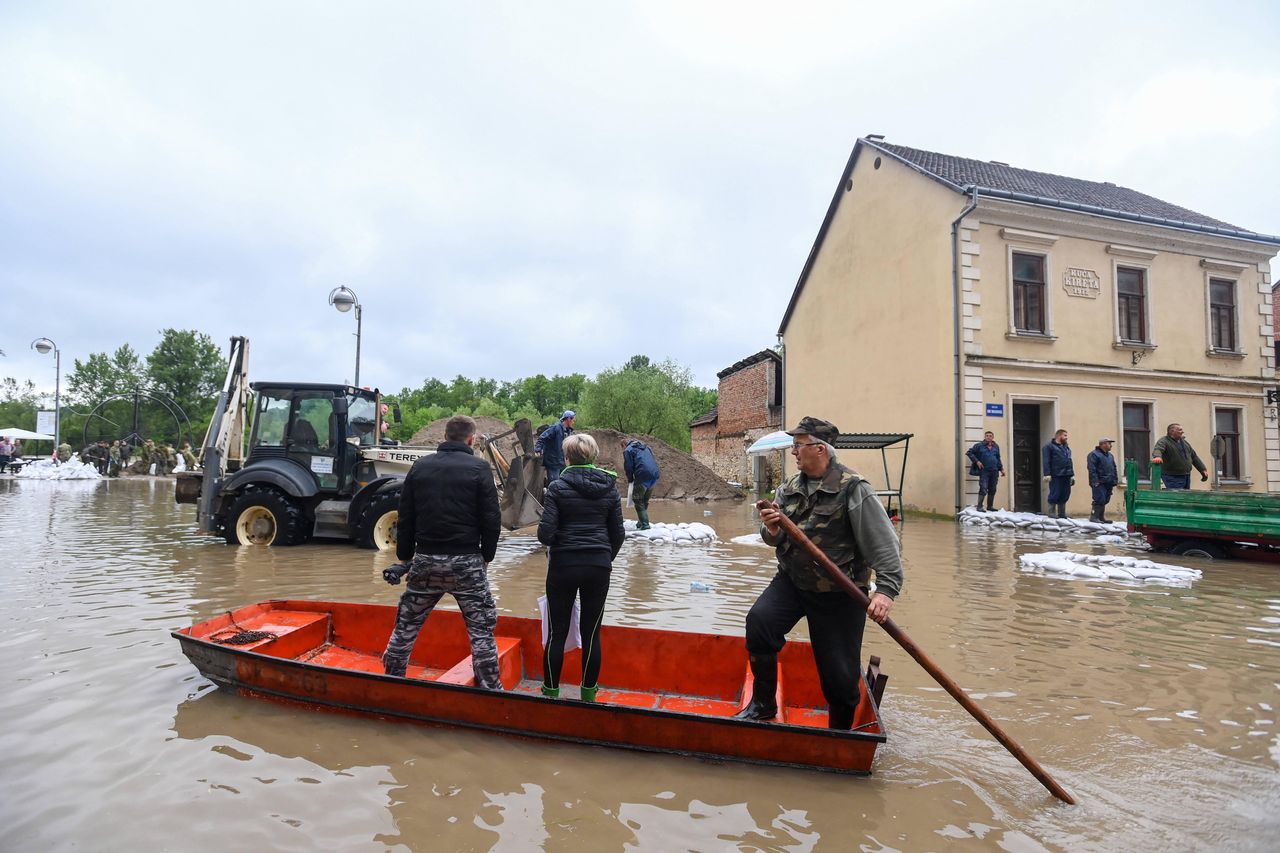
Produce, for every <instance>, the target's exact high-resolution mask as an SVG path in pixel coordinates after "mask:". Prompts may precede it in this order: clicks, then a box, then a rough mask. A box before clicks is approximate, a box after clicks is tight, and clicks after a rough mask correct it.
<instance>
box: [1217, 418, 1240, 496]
mask: <svg viewBox="0 0 1280 853" xmlns="http://www.w3.org/2000/svg"><path fill="white" fill-rule="evenodd" d="M1243 426H1244V413H1243V412H1242V410H1240V409H1236V408H1228V407H1226V406H1216V407H1214V410H1213V431H1214V437H1215V438H1216V439H1217V440H1218V441H1219V443H1220V445H1221V452H1222V458H1220V459H1218V460H1217V465H1218V476H1219V477H1221V478H1222V479H1224V480H1243V479H1244V462H1243V456H1242V455H1241V454H1242V451H1243V444H1244V443H1243V440H1242V436H1241V431H1242V429H1243Z"/></svg>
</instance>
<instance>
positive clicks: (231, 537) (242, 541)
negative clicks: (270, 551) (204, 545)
mask: <svg viewBox="0 0 1280 853" xmlns="http://www.w3.org/2000/svg"><path fill="white" fill-rule="evenodd" d="M224 535H225V536H226V538H227V544H229V545H276V546H281V545H296V544H297V543H298V542H301V541H302V540H303V539H304V538H305V536H306V531H305V530H304V529H303V519H302V510H301V509H299V508H298V507H297V506H296V505H294V503H293V502H292V501H290V500H289V499H288V498H286V497H285V496H284V495H282V494H280V493H279V492H275V491H270V490H266V489H252V490H249V491H246V492H245V493H244V494H243V495H241V496H240V497H238V498H236V499H235V501H234V502H232V504H231V509H230V510H229V511H228V512H227V523H226V527H225V529H224Z"/></svg>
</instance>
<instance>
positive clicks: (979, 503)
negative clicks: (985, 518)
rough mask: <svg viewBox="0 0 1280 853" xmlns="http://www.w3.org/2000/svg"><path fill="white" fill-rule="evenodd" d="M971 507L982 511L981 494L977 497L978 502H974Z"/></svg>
mask: <svg viewBox="0 0 1280 853" xmlns="http://www.w3.org/2000/svg"><path fill="white" fill-rule="evenodd" d="M973 508H974V509H975V510H977V511H978V512H982V497H981V496H979V497H978V502H977V503H976V504H974V505H973Z"/></svg>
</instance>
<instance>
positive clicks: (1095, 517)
mask: <svg viewBox="0 0 1280 853" xmlns="http://www.w3.org/2000/svg"><path fill="white" fill-rule="evenodd" d="M1092 506H1093V512H1091V513H1089V520H1090V521H1102V504H1100V503H1094V504H1092Z"/></svg>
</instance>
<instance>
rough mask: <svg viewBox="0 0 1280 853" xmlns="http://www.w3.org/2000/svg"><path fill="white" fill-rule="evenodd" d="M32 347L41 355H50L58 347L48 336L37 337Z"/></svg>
mask: <svg viewBox="0 0 1280 853" xmlns="http://www.w3.org/2000/svg"><path fill="white" fill-rule="evenodd" d="M31 348H32V349H34V350H35V351H36V352H38V353H40V354H41V355H48V354H49V353H51V352H53V351H54V350H55V349H57V346H55V345H54V343H53V341H51V340H49V339H48V338H36V339H35V340H34V341H32V342H31Z"/></svg>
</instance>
